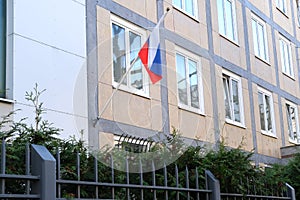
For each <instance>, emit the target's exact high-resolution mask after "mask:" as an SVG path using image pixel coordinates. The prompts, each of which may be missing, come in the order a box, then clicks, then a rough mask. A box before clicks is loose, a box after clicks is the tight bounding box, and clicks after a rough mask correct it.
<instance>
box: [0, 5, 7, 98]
mask: <svg viewBox="0 0 300 200" xmlns="http://www.w3.org/2000/svg"><path fill="white" fill-rule="evenodd" d="M0 17H1V20H0V98H5V97H6V1H5V0H0Z"/></svg>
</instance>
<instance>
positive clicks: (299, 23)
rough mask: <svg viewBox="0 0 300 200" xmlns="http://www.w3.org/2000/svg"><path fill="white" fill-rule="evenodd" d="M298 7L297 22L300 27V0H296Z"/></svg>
mask: <svg viewBox="0 0 300 200" xmlns="http://www.w3.org/2000/svg"><path fill="white" fill-rule="evenodd" d="M296 8H297V22H298V23H297V24H298V27H299V28H300V0H296Z"/></svg>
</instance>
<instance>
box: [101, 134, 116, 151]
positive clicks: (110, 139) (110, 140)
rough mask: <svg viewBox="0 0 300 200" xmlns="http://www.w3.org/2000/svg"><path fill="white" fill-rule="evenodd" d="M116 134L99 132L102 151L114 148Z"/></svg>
mask: <svg viewBox="0 0 300 200" xmlns="http://www.w3.org/2000/svg"><path fill="white" fill-rule="evenodd" d="M114 146H115V145H114V134H112V133H105V132H99V148H100V149H103V150H105V149H107V148H112V147H114Z"/></svg>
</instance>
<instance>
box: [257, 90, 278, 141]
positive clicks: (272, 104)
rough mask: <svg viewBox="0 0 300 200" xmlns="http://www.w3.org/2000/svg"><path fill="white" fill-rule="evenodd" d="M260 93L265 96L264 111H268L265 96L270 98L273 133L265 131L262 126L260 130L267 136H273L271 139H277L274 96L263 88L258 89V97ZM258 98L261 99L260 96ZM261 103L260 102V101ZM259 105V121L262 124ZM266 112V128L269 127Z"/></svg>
mask: <svg viewBox="0 0 300 200" xmlns="http://www.w3.org/2000/svg"><path fill="white" fill-rule="evenodd" d="M259 93H262V94H263V97H264V98H263V104H264V111H265V110H266V103H265V96H268V97H269V98H270V111H271V113H270V116H271V123H272V130H273V131H272V132H271V131H269V130H263V129H262V127H261V126H262V125H261V124H260V130H261V133H262V134H264V135H267V136H271V137H274V138H277V136H276V124H275V113H274V112H275V111H274V101H273V95H272V92H270V91H268V90H266V89H264V88H262V87H259V86H258V87H257V95H259ZM257 98H259V96H257ZM258 102H259V100H258ZM259 109H260V108H259V104H258V114H259V120H260V122H261V119H260V111H259ZM266 115H267V114H266V112H264V119H265V120H264V121H265V127H266V126H267V125H268V123H267V117H266Z"/></svg>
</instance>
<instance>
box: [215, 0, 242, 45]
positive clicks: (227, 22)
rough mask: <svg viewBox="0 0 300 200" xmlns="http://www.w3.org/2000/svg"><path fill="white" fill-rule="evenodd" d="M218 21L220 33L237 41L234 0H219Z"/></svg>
mask: <svg viewBox="0 0 300 200" xmlns="http://www.w3.org/2000/svg"><path fill="white" fill-rule="evenodd" d="M218 21H219V32H220V34H222V35H224V36H225V37H226V38H228V39H230V40H232V41H234V42H237V40H238V38H237V28H236V16H235V3H234V0H218Z"/></svg>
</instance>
